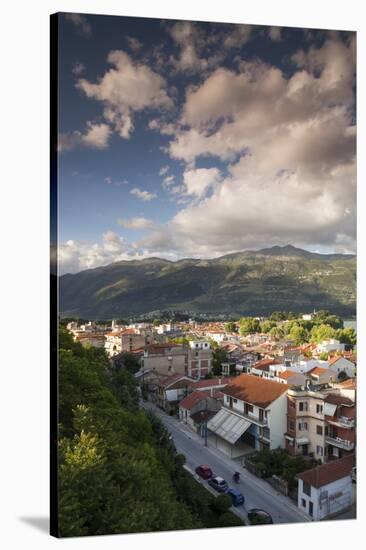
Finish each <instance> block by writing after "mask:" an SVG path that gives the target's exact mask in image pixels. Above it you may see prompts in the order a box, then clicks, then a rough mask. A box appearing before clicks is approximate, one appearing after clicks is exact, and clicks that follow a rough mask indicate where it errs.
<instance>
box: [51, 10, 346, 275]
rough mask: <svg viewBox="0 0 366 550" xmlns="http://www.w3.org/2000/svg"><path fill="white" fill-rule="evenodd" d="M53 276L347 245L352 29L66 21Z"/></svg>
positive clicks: (65, 17) (62, 26)
mask: <svg viewBox="0 0 366 550" xmlns="http://www.w3.org/2000/svg"><path fill="white" fill-rule="evenodd" d="M59 52H60V54H59V131H60V134H59V141H58V149H59V153H58V154H59V174H58V186H59V259H60V262H59V263H60V270H61V272H75V271H79V270H81V269H85V268H89V267H96V266H98V265H105V264H108V263H111V262H113V261H118V260H121V259H136V258H137V259H138V258H144V257H148V256H161V257H166V258H168V259H172V260H175V259H178V258H181V257H187V256H195V257H216V256H219V255H222V254H225V253H229V252H233V251H237V250H243V249H255V248H261V247H265V246H272V245H277V244H280V245H281V244H288V243H291V244H294V245H297V246H301V247H303V248H307V249H309V250H319V251H322V252H328V251H329V252H331V251H339V252H350V251H354V249H355V217H356V214H355V192H356V190H355V186H356V176H355V116H354V102H355V98H354V79H355V68H354V64H355V35H354V33H347V32H342V33H337V32H334V31H332V32H328V31H316V30H304V29H290V28H277V27H260V26H246V25H231V24H221V25H220V24H216V23H215V24H213V23H195V22H182V21H162V20H159V19H143V18H132V17H114V16H92V15H79V14H61V15H60V16H59Z"/></svg>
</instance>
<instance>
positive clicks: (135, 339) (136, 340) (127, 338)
mask: <svg viewBox="0 0 366 550" xmlns="http://www.w3.org/2000/svg"><path fill="white" fill-rule="evenodd" d="M152 341H153V334H152V332H149V331H136V330H135V329H125V330H121V331H116V332H109V333H108V334H106V338H105V344H104V347H105V350H106V352H107V353H108V355H109V356H110V357H113V356H114V355H117V354H118V353H121V352H130V351H135V350H137V349H140V348H145V346H147V345H149V344H150V343H152Z"/></svg>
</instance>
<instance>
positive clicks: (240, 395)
mask: <svg viewBox="0 0 366 550" xmlns="http://www.w3.org/2000/svg"><path fill="white" fill-rule="evenodd" d="M221 391H222V393H223V394H224V404H223V405H224V406H223V408H222V409H221V410H220V411H219V412H218V413H217V414H216V415H215V416H214V417H213V418H212V419H211V420H210V421H209V422H208V424H207V427H208V429H209V430H210V432H211V433H212V434H214V436H215V445H216V447H217V448H218V449H220V450H221V451H222V452H224V453H226V454H228V455H229V456H231V457H238V456H243V455H244V454H245V453H246V452H247V451H248V447H252V448H253V449H256V450H262V449H276V448H278V447H283V446H284V433H285V431H286V392H287V386H286V385H285V384H279V383H278V382H273V381H271V380H266V379H263V378H259V377H256V376H251V375H249V374H241V375H240V376H238V377H236V378H235V379H234V380H233V381H232V382H231V383H230V384H228V385H227V386H225V387H224V388H223V389H222V390H221Z"/></svg>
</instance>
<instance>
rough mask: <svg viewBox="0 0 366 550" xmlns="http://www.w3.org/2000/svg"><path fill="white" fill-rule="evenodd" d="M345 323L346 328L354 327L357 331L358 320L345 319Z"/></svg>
mask: <svg viewBox="0 0 366 550" xmlns="http://www.w3.org/2000/svg"><path fill="white" fill-rule="evenodd" d="M343 324H344V328H354V329H355V331H356V332H357V321H355V320H353V321H345V320H344V321H343Z"/></svg>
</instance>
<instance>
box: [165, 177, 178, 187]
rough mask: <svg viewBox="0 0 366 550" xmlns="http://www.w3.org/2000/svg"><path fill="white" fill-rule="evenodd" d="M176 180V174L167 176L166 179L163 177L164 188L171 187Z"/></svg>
mask: <svg viewBox="0 0 366 550" xmlns="http://www.w3.org/2000/svg"><path fill="white" fill-rule="evenodd" d="M174 180H175V177H174V176H166V177H165V178H164V179H163V183H162V187H163V188H164V189H167V188H169V187H171V186H172V185H173V183H174Z"/></svg>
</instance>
